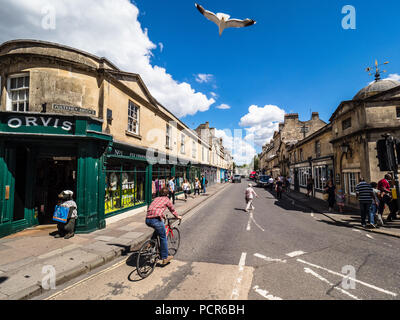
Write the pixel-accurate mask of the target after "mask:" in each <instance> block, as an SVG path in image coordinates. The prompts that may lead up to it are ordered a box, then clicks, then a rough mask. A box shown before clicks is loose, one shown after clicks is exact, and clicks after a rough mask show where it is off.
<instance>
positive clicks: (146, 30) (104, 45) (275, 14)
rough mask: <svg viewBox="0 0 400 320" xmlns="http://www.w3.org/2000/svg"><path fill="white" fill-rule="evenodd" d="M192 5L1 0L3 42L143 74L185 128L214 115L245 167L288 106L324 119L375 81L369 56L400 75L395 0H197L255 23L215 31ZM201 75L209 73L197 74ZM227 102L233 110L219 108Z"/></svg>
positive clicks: (177, 1)
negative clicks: (30, 43) (352, 16)
mask: <svg viewBox="0 0 400 320" xmlns="http://www.w3.org/2000/svg"><path fill="white" fill-rule="evenodd" d="M194 3H195V1H188V0H169V1H165V0H135V1H129V0H112V1H111V0H51V1H50V0H0V7H1V8H2V9H1V10H0V42H4V41H8V40H12V39H38V40H46V41H53V42H57V43H60V44H64V45H68V46H71V47H75V48H78V49H80V50H84V51H88V52H90V53H92V54H95V55H98V56H105V57H107V58H108V59H109V60H111V61H113V62H114V63H115V64H116V65H117V66H118V67H120V68H121V69H122V70H124V71H127V72H134V73H138V74H140V75H141V77H142V78H143V80H144V81H145V83H146V85H147V86H148V87H149V90H150V92H151V93H152V95H153V96H154V97H155V98H156V99H157V100H158V101H160V102H161V103H162V104H163V105H164V106H165V107H167V108H168V109H170V110H171V111H172V112H173V113H174V114H175V115H177V116H178V117H180V118H181V119H182V120H183V121H184V122H185V123H186V124H187V125H188V126H189V127H191V128H193V129H195V128H196V127H197V126H198V125H199V124H200V123H204V122H205V121H209V122H210V125H211V126H212V127H215V128H217V133H218V135H219V136H220V137H223V138H224V143H225V144H226V145H227V146H228V148H229V147H230V148H233V153H234V157H235V160H236V161H237V162H238V163H240V164H241V163H244V162H246V161H249V159H251V157H252V156H253V155H254V153H255V152H260V150H261V146H262V145H263V144H264V143H266V142H267V141H269V140H270V138H271V137H272V134H273V132H274V130H276V129H277V127H278V122H279V121H282V120H283V116H284V113H285V112H286V113H299V115H300V119H301V120H308V119H309V118H310V115H311V112H314V111H318V112H319V113H320V117H321V118H322V119H323V120H325V121H326V122H328V121H329V118H330V116H331V114H332V113H333V111H334V110H335V109H336V107H337V106H338V105H339V103H340V102H341V101H343V100H348V99H352V98H353V96H354V95H355V94H356V93H357V92H358V91H359V90H360V89H361V88H362V87H364V86H366V85H367V84H368V83H369V82H371V81H372V80H373V77H371V76H368V74H367V73H366V72H365V68H366V67H367V66H373V64H374V61H375V59H378V61H380V62H384V61H390V64H389V65H388V66H386V68H387V70H388V73H387V75H386V77H387V76H390V77H391V78H393V79H399V80H400V76H399V74H400V59H399V53H400V41H399V40H400V39H399V36H400V33H399V31H398V30H399V22H398V21H399V20H398V17H399V15H400V3H399V1H395V0H382V1H372V0H348V1H342V0H328V1H327V0H319V1H317V0H304V1H298V0H287V1H278V0H273V1H266V0H265V1H262V0H247V1H228V0H219V1H212V0H199V1H198V3H199V4H201V5H202V6H203V7H204V8H205V9H207V10H210V11H212V12H215V13H217V12H223V13H227V14H229V15H230V16H231V17H232V18H240V19H244V18H251V19H254V20H256V21H257V24H256V25H254V26H251V27H248V28H242V29H227V30H225V31H224V33H223V34H222V36H221V37H220V36H219V35H218V28H217V26H216V25H215V24H214V23H212V22H211V21H208V20H206V19H205V18H204V17H203V16H202V15H201V14H200V13H199V12H198V11H197V9H196V8H195V6H194ZM345 5H351V6H353V7H354V8H355V10H356V29H355V30H344V29H343V28H342V20H343V18H344V17H345V14H342V8H343V7H344V6H345ZM49 21H50V22H54V25H52V24H51V23H50V27H49V24H48V22H49ZM201 75H203V80H204V79H205V80H207V81H203V82H201V81H197V80H199V77H201ZM205 75H207V76H205ZM196 79H197V80H196ZM222 104H224V105H228V106H229V107H230V108H229V109H223V110H220V109H217V106H220V105H222ZM224 129H229V130H234V129H241V130H242V138H239V139H237V140H234V141H232V139H231V137H230V136H229V135H228V134H227V133H226V132H224V131H223V130H224ZM231 134H233V132H232V131H231ZM236 144H237V145H239V147H235V145H236ZM241 149H243V150H246V151H245V153H246V154H244V155H243V154H241V153H243V152H241V151H242V150H241Z"/></svg>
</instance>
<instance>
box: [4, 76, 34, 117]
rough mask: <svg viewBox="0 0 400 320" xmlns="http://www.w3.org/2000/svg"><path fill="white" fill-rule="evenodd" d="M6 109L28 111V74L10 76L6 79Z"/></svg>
mask: <svg viewBox="0 0 400 320" xmlns="http://www.w3.org/2000/svg"><path fill="white" fill-rule="evenodd" d="M7 91H8V96H7V110H8V111H22V112H28V111H29V74H28V73H26V74H19V75H14V76H10V77H9V78H8V81H7Z"/></svg>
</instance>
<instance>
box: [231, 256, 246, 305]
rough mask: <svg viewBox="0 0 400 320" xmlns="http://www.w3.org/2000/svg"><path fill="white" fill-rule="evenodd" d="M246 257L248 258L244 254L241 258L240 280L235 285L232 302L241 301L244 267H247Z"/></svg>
mask: <svg viewBox="0 0 400 320" xmlns="http://www.w3.org/2000/svg"><path fill="white" fill-rule="evenodd" d="M246 256H247V253H246V252H243V253H242V256H241V257H240V261H239V275H238V278H237V279H236V282H235V285H234V288H233V291H232V295H231V299H232V300H237V299H239V291H240V284H241V282H242V280H243V270H244V266H245V265H246Z"/></svg>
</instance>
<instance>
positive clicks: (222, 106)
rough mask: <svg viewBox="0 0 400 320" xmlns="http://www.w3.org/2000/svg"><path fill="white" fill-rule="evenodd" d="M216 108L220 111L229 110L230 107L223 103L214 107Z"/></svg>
mask: <svg viewBox="0 0 400 320" xmlns="http://www.w3.org/2000/svg"><path fill="white" fill-rule="evenodd" d="M216 108H217V109H220V110H229V109H230V108H231V106H230V105H227V104H225V103H223V104H221V105H219V106H216Z"/></svg>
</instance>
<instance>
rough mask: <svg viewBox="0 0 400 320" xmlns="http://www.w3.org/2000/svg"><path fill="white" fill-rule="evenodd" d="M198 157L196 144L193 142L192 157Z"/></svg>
mask: <svg viewBox="0 0 400 320" xmlns="http://www.w3.org/2000/svg"><path fill="white" fill-rule="evenodd" d="M196 156H197V149H196V142H195V141H193V142H192V157H193V158H196Z"/></svg>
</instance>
